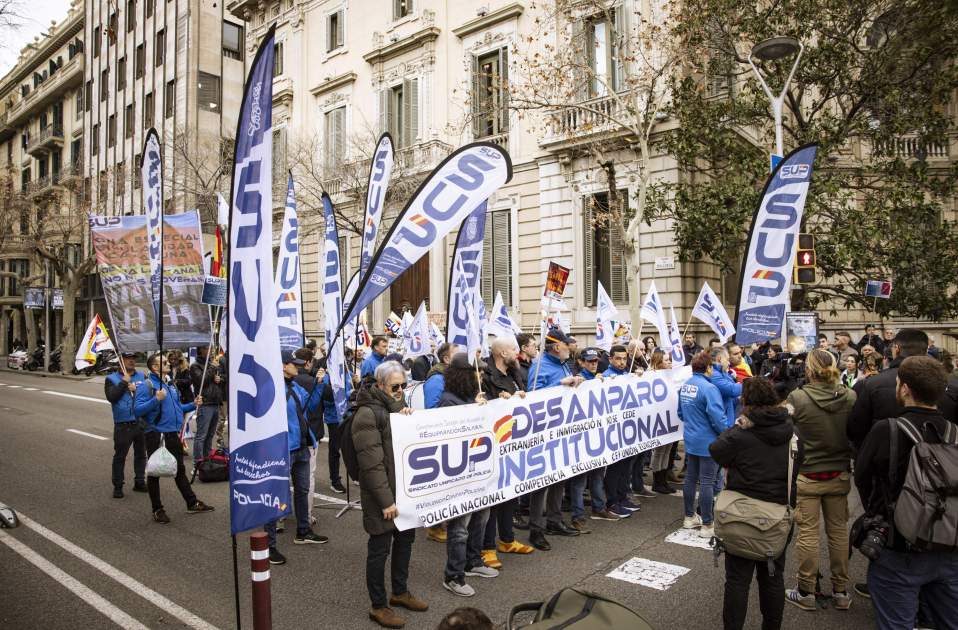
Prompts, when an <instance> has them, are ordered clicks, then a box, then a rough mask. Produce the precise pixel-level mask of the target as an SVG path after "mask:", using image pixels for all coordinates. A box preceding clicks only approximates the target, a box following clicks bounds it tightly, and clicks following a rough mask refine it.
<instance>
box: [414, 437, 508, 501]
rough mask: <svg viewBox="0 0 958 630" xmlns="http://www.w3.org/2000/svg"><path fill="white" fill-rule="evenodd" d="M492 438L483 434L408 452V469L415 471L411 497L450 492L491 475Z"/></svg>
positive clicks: (415, 447)
mask: <svg viewBox="0 0 958 630" xmlns="http://www.w3.org/2000/svg"><path fill="white" fill-rule="evenodd" d="M492 439H493V438H492V435H490V434H488V433H482V434H478V435H470V436H464V437H462V438H459V439H451V440H448V441H444V442H441V443H433V444H424V445H420V446H414V447H412V448H410V449H409V450H407V451H406V458H405V459H406V467H407V470H409V471H412V472H413V476H412V478H411V479H410V480H409V485H410V486H411V490H412V492H410V494H411V495H413V496H415V495H416V491H417V490H419V491H422V490H427V491H431V490H435V489H442V490H447V489H449V488H454V487H456V486H458V485H461V484H463V483H470V482H472V481H474V480H476V479H481V478H483V477H487V476H489V475H491V474H492V466H493V461H492ZM422 486H425V487H422ZM422 493H423V492H420V494H422Z"/></svg>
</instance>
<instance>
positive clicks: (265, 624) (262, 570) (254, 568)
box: [249, 532, 273, 630]
mask: <svg viewBox="0 0 958 630" xmlns="http://www.w3.org/2000/svg"><path fill="white" fill-rule="evenodd" d="M249 547H250V572H251V577H252V579H253V630H272V628H273V603H272V597H271V596H270V590H269V537H268V536H267V535H266V532H257V533H255V534H251V535H250V537H249Z"/></svg>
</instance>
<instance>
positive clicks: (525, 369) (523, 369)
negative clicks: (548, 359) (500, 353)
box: [518, 359, 532, 383]
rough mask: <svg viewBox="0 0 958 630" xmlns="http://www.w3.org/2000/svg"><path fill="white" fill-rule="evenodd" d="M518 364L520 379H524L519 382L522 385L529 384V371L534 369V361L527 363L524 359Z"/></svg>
mask: <svg viewBox="0 0 958 630" xmlns="http://www.w3.org/2000/svg"><path fill="white" fill-rule="evenodd" d="M518 364H519V368H518V374H519V377H520V378H521V379H522V380H521V381H519V382H520V383H528V382H529V370H530V369H531V368H532V361H526V360H524V359H519V360H518Z"/></svg>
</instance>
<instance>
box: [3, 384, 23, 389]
mask: <svg viewBox="0 0 958 630" xmlns="http://www.w3.org/2000/svg"><path fill="white" fill-rule="evenodd" d="M7 387H9V388H10V389H20V388H21V387H23V386H22V385H7Z"/></svg>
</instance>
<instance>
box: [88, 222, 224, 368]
mask: <svg viewBox="0 0 958 630" xmlns="http://www.w3.org/2000/svg"><path fill="white" fill-rule="evenodd" d="M163 223H164V224H165V226H164V229H163V296H164V297H163V301H162V307H163V328H164V333H163V342H164V344H165V347H168V348H170V347H173V348H189V347H191V346H203V345H206V344H207V343H209V337H210V313H209V308H208V307H207V306H206V305H205V304H203V286H204V284H205V280H206V278H205V276H204V273H203V241H202V234H201V233H200V216H199V213H198V212H197V211H195V210H194V211H192V212H184V213H182V214H170V215H166V216H164V217H163ZM90 234H91V239H92V241H93V249H94V251H95V252H96V259H97V265H98V267H99V271H100V280H101V281H102V284H103V295H104V298H105V300H106V306H107V310H108V312H109V314H110V320H111V323H112V327H111V328H112V330H113V337H114V341H115V342H116V345H117V347H118V348H120V349H121V350H123V351H125V352H130V351H144V352H145V351H149V350H154V349H155V348H156V318H155V311H154V310H153V304H154V302H153V295H152V280H151V275H150V274H151V267H150V264H151V263H150V260H149V256H148V253H147V217H145V216H143V215H140V216H127V217H101V216H91V217H90Z"/></svg>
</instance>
